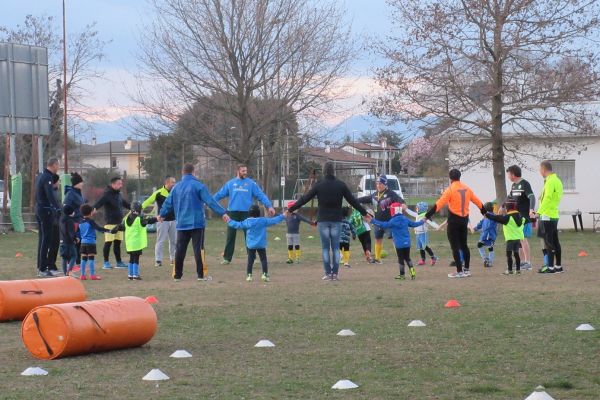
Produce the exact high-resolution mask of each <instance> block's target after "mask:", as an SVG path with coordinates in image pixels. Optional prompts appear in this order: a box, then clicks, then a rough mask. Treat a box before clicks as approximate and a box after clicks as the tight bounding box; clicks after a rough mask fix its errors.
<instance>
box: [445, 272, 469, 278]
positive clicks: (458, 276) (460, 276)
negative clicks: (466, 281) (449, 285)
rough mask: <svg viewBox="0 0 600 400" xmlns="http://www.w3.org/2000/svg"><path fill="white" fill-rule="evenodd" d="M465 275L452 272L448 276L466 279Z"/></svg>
mask: <svg viewBox="0 0 600 400" xmlns="http://www.w3.org/2000/svg"><path fill="white" fill-rule="evenodd" d="M465 277H466V276H465V273H464V272H462V271H461V272H452V273H450V274H448V278H465Z"/></svg>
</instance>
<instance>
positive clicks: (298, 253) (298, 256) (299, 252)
mask: <svg viewBox="0 0 600 400" xmlns="http://www.w3.org/2000/svg"><path fill="white" fill-rule="evenodd" d="M300 255H301V251H300V249H296V260H299V259H300Z"/></svg>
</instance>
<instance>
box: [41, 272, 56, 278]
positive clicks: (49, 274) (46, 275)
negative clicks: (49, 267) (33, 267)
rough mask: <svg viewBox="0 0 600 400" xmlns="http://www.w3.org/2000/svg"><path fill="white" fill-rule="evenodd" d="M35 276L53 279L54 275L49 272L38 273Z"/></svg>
mask: <svg viewBox="0 0 600 400" xmlns="http://www.w3.org/2000/svg"><path fill="white" fill-rule="evenodd" d="M37 276H39V277H40V278H54V275H52V272H50V271H40V272H38V273H37Z"/></svg>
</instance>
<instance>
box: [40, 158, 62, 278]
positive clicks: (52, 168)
mask: <svg viewBox="0 0 600 400" xmlns="http://www.w3.org/2000/svg"><path fill="white" fill-rule="evenodd" d="M57 172H58V159H56V158H51V159H49V160H48V162H47V163H46V169H44V172H42V173H41V174H40V175H39V176H38V177H37V180H36V183H35V218H36V220H37V223H38V230H39V233H38V235H39V240H38V256H37V269H38V276H40V277H52V276H54V275H53V274H52V273H51V272H50V271H49V270H48V251H49V250H50V244H51V242H52V228H53V225H54V220H55V219H56V218H57V217H58V214H59V211H60V209H61V206H60V203H59V202H58V200H57V199H56V197H55V196H54V187H53V184H52V179H53V176H54V175H55V174H56V173H57Z"/></svg>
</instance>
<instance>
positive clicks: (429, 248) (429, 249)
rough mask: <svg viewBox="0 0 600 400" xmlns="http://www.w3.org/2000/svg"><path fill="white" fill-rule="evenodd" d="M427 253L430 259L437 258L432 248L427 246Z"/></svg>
mask: <svg viewBox="0 0 600 400" xmlns="http://www.w3.org/2000/svg"><path fill="white" fill-rule="evenodd" d="M425 251H426V252H427V254H429V257H431V258H433V257H435V255H434V254H433V250H431V247H429V246H425Z"/></svg>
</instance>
